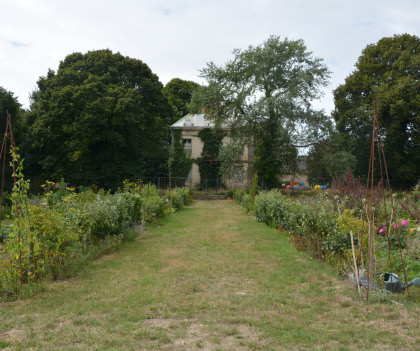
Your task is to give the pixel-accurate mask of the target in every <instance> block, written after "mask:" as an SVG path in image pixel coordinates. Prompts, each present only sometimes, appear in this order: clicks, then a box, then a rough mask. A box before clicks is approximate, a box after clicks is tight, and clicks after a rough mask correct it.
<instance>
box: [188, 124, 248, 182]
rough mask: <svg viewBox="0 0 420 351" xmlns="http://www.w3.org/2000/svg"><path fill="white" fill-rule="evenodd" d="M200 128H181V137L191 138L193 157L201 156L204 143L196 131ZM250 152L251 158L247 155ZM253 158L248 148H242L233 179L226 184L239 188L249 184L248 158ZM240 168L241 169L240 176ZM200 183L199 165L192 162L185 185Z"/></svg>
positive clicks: (224, 141)
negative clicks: (240, 158)
mask: <svg viewBox="0 0 420 351" xmlns="http://www.w3.org/2000/svg"><path fill="white" fill-rule="evenodd" d="M200 130H201V128H197V127H196V128H194V127H190V128H188V127H184V128H182V139H183V140H184V139H191V153H190V157H191V158H193V159H196V158H199V157H201V153H202V152H203V146H204V143H203V141H202V140H201V138H200V137H199V136H198V132H199V131H200ZM228 140H229V138H227V137H226V138H224V139H223V143H224V144H226V143H227V142H228ZM251 154H252V158H250V157H249V156H250V155H251ZM252 159H253V153H250V150H248V148H245V149H244V153H243V154H242V161H241V162H240V163H238V165H237V169H238V174H236V175H235V176H234V177H233V179H231V180H229V181H228V182H227V184H226V185H227V186H228V187H229V188H232V189H239V188H246V187H247V186H248V184H249V171H250V170H251V168H250V162H248V160H252ZM240 169H242V177H241V176H240V173H241V172H240V171H239V170H240ZM199 184H200V171H199V167H198V165H197V164H196V163H193V165H192V170H191V172H190V176H189V180H188V181H187V183H186V185H187V186H193V187H194V186H197V185H199Z"/></svg>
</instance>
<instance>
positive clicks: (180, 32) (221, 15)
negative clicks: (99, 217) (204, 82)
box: [0, 0, 420, 112]
mask: <svg viewBox="0 0 420 351" xmlns="http://www.w3.org/2000/svg"><path fill="white" fill-rule="evenodd" d="M0 13H2V14H3V16H2V25H1V28H2V30H1V32H0V33H1V34H0V86H3V87H4V88H6V89H7V90H10V91H12V92H14V93H15V95H16V96H18V97H19V101H20V102H21V103H22V104H24V106H26V107H28V101H29V100H28V95H29V93H30V92H31V91H32V90H33V89H34V88H35V87H36V81H37V80H38V78H39V77H40V76H43V75H45V74H46V73H47V71H48V68H52V69H54V70H56V69H57V68H58V64H59V62H60V61H61V60H63V59H64V58H65V56H66V55H68V54H70V53H72V52H75V51H79V52H86V51H88V50H95V49H103V48H109V49H111V50H113V51H114V52H117V51H119V52H121V53H122V54H123V55H127V56H130V57H134V58H138V59H140V60H142V61H143V62H145V63H147V64H148V65H149V67H150V68H151V69H152V71H153V72H154V73H156V74H157V75H158V76H159V78H160V79H161V81H162V82H163V83H166V82H168V81H169V80H170V79H171V78H174V77H179V78H182V79H190V80H194V81H198V82H201V79H200V78H198V70H199V69H201V68H203V67H204V66H205V64H206V62H209V61H214V62H216V63H218V64H222V63H224V62H226V61H227V60H228V59H229V58H231V52H232V50H233V49H234V48H242V49H244V48H246V47H247V46H249V45H258V44H260V43H262V42H263V41H264V40H265V39H267V38H268V37H269V36H270V35H280V36H281V37H288V38H289V39H303V40H304V41H305V43H306V44H307V46H308V49H309V50H311V51H312V52H313V53H314V55H315V56H318V57H322V58H324V59H325V62H326V63H327V65H328V67H329V69H330V70H331V71H332V72H333V74H332V76H331V84H330V86H329V87H328V89H327V90H326V95H325V98H324V99H323V100H322V101H321V102H320V103H318V104H317V106H318V107H322V108H324V109H325V110H326V111H328V112H329V111H330V110H331V109H332V108H333V100H332V93H331V91H332V89H334V88H335V87H337V86H338V85H339V84H342V83H343V82H344V79H345V77H346V76H347V75H349V74H350V73H351V71H352V70H353V69H354V64H355V63H356V60H357V58H358V57H359V56H360V54H361V51H362V50H363V48H365V47H366V45H367V44H370V43H375V42H377V41H378V40H379V39H381V38H382V37H384V36H392V35H393V34H401V33H405V32H407V33H410V34H415V35H419V33H420V22H419V21H418V16H417V15H418V13H420V2H419V1H417V0H400V1H398V2H396V1H389V0H382V1H381V0H371V1H366V0H364V1H362V0H352V1H346V2H344V1H337V0H335V1H334V0H324V1H313V0H312V1H310V0H294V1H284V0H278V1H276V0H259V1H258V0H241V1H239V0H224V1H221V0H213V1H210V0H200V1H193V0H172V1H169V0H166V1H164V0H148V1H140V0H119V1H111V0H102V1H100V0H73V1H68V0H67V1H65V0H32V1H31V0H0Z"/></svg>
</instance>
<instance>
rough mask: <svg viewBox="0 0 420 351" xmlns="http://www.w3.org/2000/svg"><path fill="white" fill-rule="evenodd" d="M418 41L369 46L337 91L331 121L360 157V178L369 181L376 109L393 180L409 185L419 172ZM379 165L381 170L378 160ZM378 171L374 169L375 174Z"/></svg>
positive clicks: (397, 39)
mask: <svg viewBox="0 0 420 351" xmlns="http://www.w3.org/2000/svg"><path fill="white" fill-rule="evenodd" d="M419 48H420V39H419V37H418V36H415V35H409V34H402V35H394V36H393V37H388V38H382V39H381V40H379V41H378V43H376V44H371V45H368V46H367V47H366V48H365V49H364V50H363V52H362V55H361V56H360V57H359V59H358V61H357V63H356V70H355V71H354V72H353V73H352V74H351V75H350V76H348V77H347V78H346V81H345V83H344V84H343V85H341V86H339V87H338V88H337V89H336V90H335V91H334V99H335V111H334V113H333V117H334V119H335V121H336V123H337V130H338V132H339V133H340V134H341V136H342V138H343V145H344V146H345V147H346V150H347V151H348V152H350V153H352V154H353V155H354V156H356V159H357V168H356V175H360V176H362V177H366V175H367V174H368V169H369V156H370V148H371V137H372V120H373V105H372V101H373V100H374V99H377V98H379V106H378V120H379V124H380V127H381V135H382V140H383V143H384V151H385V156H386V162H387V166H388V172H389V177H390V181H391V183H392V184H393V186H394V187H395V186H398V187H411V186H412V185H414V184H415V182H416V181H417V180H418V175H419V174H420V120H419V118H418V111H419V109H420V60H419V56H420V52H419ZM377 166H379V164H378V162H377ZM378 172H379V170H375V174H379V173H378Z"/></svg>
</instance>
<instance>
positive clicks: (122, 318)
mask: <svg viewBox="0 0 420 351" xmlns="http://www.w3.org/2000/svg"><path fill="white" fill-rule="evenodd" d="M419 312H420V309H419V306H418V305H415V304H412V305H408V306H401V305H394V304H375V303H369V304H368V303H366V302H361V301H359V300H358V299H356V298H355V297H354V293H353V292H352V291H351V290H349V287H348V286H346V284H345V283H344V282H341V281H340V280H338V279H337V278H336V277H335V275H334V274H333V272H332V271H331V270H330V268H329V267H328V266H326V265H325V264H322V263H319V262H316V261H314V260H311V259H310V258H309V257H308V256H307V255H305V254H302V253H299V252H297V251H296V250H295V249H294V248H293V247H291V245H290V244H289V242H288V239H287V237H286V236H284V235H282V234H280V233H279V232H278V231H276V230H274V229H272V228H268V227H266V226H265V225H263V224H260V223H257V222H256V221H255V219H254V218H252V217H250V216H247V215H246V214H245V213H244V212H243V211H242V209H241V208H240V207H239V206H238V205H236V204H235V203H233V202H232V201H214V202H211V201H196V202H195V203H194V204H193V205H192V206H190V207H188V208H185V209H183V210H181V211H180V212H179V213H177V214H175V215H173V216H171V217H169V218H166V219H164V220H163V221H161V222H159V223H157V224H155V225H153V226H152V227H150V228H149V230H148V231H147V232H146V233H145V234H144V235H143V236H141V237H139V238H138V239H137V240H136V241H134V242H130V243H126V244H125V245H124V246H123V247H122V248H121V249H120V250H118V251H117V252H115V253H113V254H111V255H107V256H104V257H102V258H100V259H99V260H97V261H95V262H93V263H91V264H90V265H89V266H88V267H86V268H85V269H84V270H83V271H82V272H80V273H79V274H78V275H77V276H76V277H75V278H73V279H70V280H67V281H62V282H56V283H51V284H48V285H47V286H46V288H45V291H43V292H41V293H37V294H36V296H35V297H34V298H32V299H30V300H21V301H17V302H12V303H2V304H0V348H4V349H6V350H316V349H319V350H371V349H377V350H395V349H404V350H416V349H417V350H418V349H420V342H419V335H420V334H419V331H420V324H419V318H418V316H419Z"/></svg>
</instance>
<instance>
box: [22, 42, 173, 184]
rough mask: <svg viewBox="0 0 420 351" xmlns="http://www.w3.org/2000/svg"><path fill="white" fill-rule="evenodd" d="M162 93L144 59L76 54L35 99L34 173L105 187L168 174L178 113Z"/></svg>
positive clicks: (50, 75)
mask: <svg viewBox="0 0 420 351" xmlns="http://www.w3.org/2000/svg"><path fill="white" fill-rule="evenodd" d="M162 88H163V86H162V84H161V83H160V82H159V79H158V77H157V76H156V75H155V74H153V73H152V71H151V70H150V68H149V67H148V66H147V65H146V64H144V63H143V62H142V61H140V60H137V59H132V58H129V57H124V56H122V55H121V54H119V53H116V54H114V53H112V51H110V50H98V51H90V52H88V53H86V54H81V53H73V54H71V55H68V56H67V57H66V58H65V59H64V60H63V61H62V62H60V65H59V68H58V71H57V73H55V72H54V71H52V70H50V71H49V72H48V74H47V76H46V77H41V78H40V79H39V81H38V90H37V91H35V92H34V93H33V96H32V105H31V114H30V117H29V119H28V125H29V126H30V128H29V130H30V131H31V135H30V136H28V138H29V139H30V142H31V145H32V146H31V148H30V150H29V156H30V159H31V164H32V166H33V168H32V171H33V172H34V173H42V175H43V176H44V177H48V178H51V179H54V180H58V179H59V178H60V177H64V178H65V179H66V180H68V181H70V182H73V183H76V184H82V185H90V184H97V185H99V186H101V187H105V188H115V187H117V186H118V185H119V184H120V183H121V181H122V180H123V179H124V178H128V177H150V176H157V175H162V174H166V173H167V159H168V145H169V143H168V141H169V140H168V135H169V134H168V124H169V123H170V118H171V108H170V106H169V104H168V102H167V99H166V98H165V97H164V95H163V94H162Z"/></svg>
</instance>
